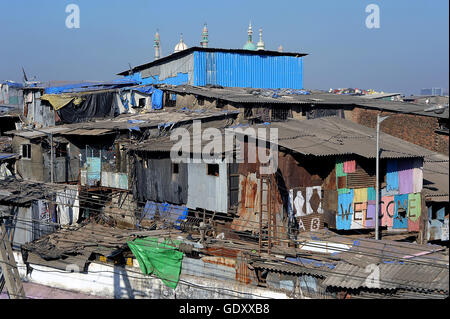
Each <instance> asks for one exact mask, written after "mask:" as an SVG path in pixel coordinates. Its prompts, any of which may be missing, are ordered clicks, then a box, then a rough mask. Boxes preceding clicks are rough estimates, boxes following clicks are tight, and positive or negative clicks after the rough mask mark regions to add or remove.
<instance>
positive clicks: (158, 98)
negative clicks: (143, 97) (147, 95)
mask: <svg viewBox="0 0 450 319" xmlns="http://www.w3.org/2000/svg"><path fill="white" fill-rule="evenodd" d="M162 107H163V91H161V90H158V89H155V91H154V92H153V94H152V109H154V110H160V109H162Z"/></svg>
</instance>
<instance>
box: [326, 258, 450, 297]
mask: <svg viewBox="0 0 450 319" xmlns="http://www.w3.org/2000/svg"><path fill="white" fill-rule="evenodd" d="M376 267H377V269H378V271H379V279H375V280H374V281H371V279H372V277H369V276H371V275H372V271H367V270H366V268H365V267H359V266H355V265H351V264H348V263H346V262H340V263H338V264H337V266H336V268H335V269H333V270H332V271H331V272H330V273H329V274H328V276H327V278H326V279H325V280H324V281H323V285H324V286H334V287H341V288H348V289H359V288H380V289H399V288H402V289H407V290H427V291H446V292H448V286H449V276H448V266H447V267H435V266H431V265H413V264H378V265H376Z"/></svg>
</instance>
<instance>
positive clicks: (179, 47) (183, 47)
mask: <svg viewBox="0 0 450 319" xmlns="http://www.w3.org/2000/svg"><path fill="white" fill-rule="evenodd" d="M187 48H188V46H187V45H186V43H184V42H183V34H181V37H180V42H178V43H177V45H176V46H175V49H174V50H173V53H177V52H180V51H183V50H186V49H187Z"/></svg>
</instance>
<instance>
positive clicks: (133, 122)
mask: <svg viewBox="0 0 450 319" xmlns="http://www.w3.org/2000/svg"><path fill="white" fill-rule="evenodd" d="M237 114H239V111H227V110H221V111H217V110H193V111H181V110H174V111H156V112H148V113H143V114H132V115H130V114H126V115H125V114H124V115H120V116H117V117H115V118H110V119H101V120H95V121H91V122H82V123H73V124H64V125H58V126H52V127H47V128H43V129H40V130H39V131H40V132H39V131H36V130H32V129H30V130H27V129H24V130H13V131H8V132H6V134H10V135H18V136H22V137H25V138H36V137H41V136H46V134H45V133H53V134H55V135H56V134H63V133H66V135H67V134H69V133H70V134H73V133H72V132H73V130H81V131H79V132H82V134H79V135H88V133H89V135H93V134H92V132H88V131H89V130H101V131H98V132H104V133H107V131H110V130H111V131H112V130H128V129H130V128H132V127H133V128H135V127H139V128H149V127H158V126H161V125H163V126H170V125H172V124H175V123H180V122H184V121H193V120H202V119H207V118H220V117H227V116H237ZM77 135H78V134H77Z"/></svg>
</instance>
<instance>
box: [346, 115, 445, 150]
mask: <svg viewBox="0 0 450 319" xmlns="http://www.w3.org/2000/svg"><path fill="white" fill-rule="evenodd" d="M378 113H380V111H379V110H369V109H363V108H358V107H355V108H354V109H353V114H352V120H353V121H354V122H356V123H359V124H361V125H364V126H368V127H372V128H376V124H377V114H378ZM394 114H395V116H393V117H390V118H387V119H386V120H384V121H383V123H382V124H381V131H383V132H385V133H387V134H390V135H393V136H396V137H398V138H401V139H403V140H405V141H408V142H411V143H414V144H416V145H419V146H422V147H424V148H426V149H429V150H432V151H435V152H439V153H443V154H446V155H448V154H449V150H448V147H449V143H448V142H449V141H448V135H443V134H439V133H436V132H435V130H436V129H438V128H439V123H438V118H435V117H430V116H420V115H414V114H399V113H393V112H386V111H383V114H382V115H383V116H389V115H394Z"/></svg>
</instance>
